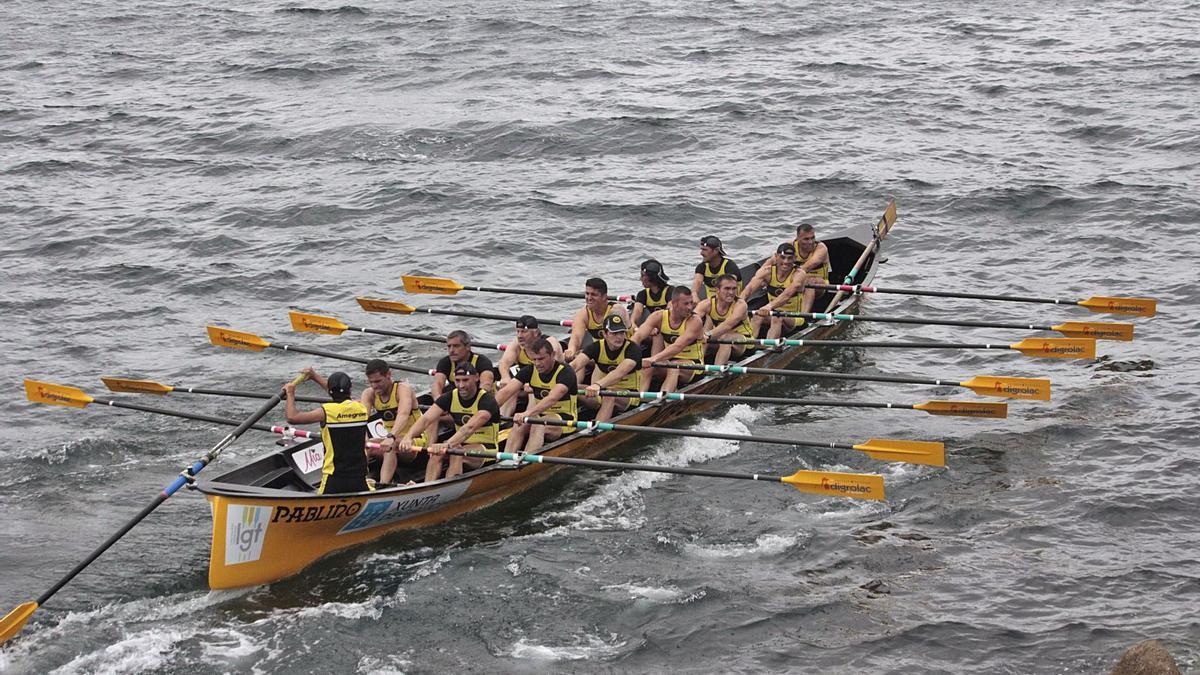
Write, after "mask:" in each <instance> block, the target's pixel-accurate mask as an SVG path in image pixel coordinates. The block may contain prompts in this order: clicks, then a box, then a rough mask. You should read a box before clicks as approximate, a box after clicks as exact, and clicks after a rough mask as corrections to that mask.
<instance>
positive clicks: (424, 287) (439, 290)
mask: <svg viewBox="0 0 1200 675" xmlns="http://www.w3.org/2000/svg"><path fill="white" fill-rule="evenodd" d="M400 278H401V279H402V280H403V281H404V292H405V293H428V294H431V295H457V294H458V292H459V291H480V292H483V293H506V294H509V295H536V296H539V297H543V298H573V299H578V300H582V299H583V298H584V295H583V293H568V292H566V291H539V290H526V289H523V288H494V287H489V286H464V285H463V284H460V283H458V282H457V281H454V280H453V279H444V278H441V277H420V276H416V275H413V274H405V275H402V276H401V277H400ZM632 299H633V296H632V295H618V296H617V301H618V302H628V301H630V300H632ZM539 323H540V322H539Z"/></svg>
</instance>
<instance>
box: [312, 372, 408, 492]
mask: <svg viewBox="0 0 1200 675" xmlns="http://www.w3.org/2000/svg"><path fill="white" fill-rule="evenodd" d="M302 372H304V373H305V374H306V375H308V379H310V380H312V381H313V382H316V383H317V384H319V385H321V386H322V387H325V388H326V389H328V384H327V383H326V381H325V378H323V377H321V375H320V374H318V373H317V371H316V370H313V369H312V368H305V369H304V370H303V371H302ZM366 376H367V384H369V385H370V386H369V387H367V388H366V389H364V390H363V393H362V396H360V397H359V399H358V400H359V403H362V404H363V407H365V408H366V409H367V414H368V418H367V435H368V436H369V437H371V438H377V439H381V440H380V442H379V448H377V449H376V448H368V449H367V458H368V471H369V472H370V471H373V470H374V469H373V467H372V466H371V465H374V464H378V465H379V467H378V468H379V482H380V483H391V482H392V478H393V477H394V476H395V474H396V465H397V462H398V463H399V464H401V465H403V466H404V468H405V469H407V470H409V472H410V474H411V473H416V474H418V475H424V473H425V460H426V459H427V456H426V455H425V454H424V453H423V452H421V453H416V452H414V453H411V454H406V455H401V456H399V457H397V452H396V450H395V448H394V444H393V442H392V437H394V436H396V435H397V434H400V433H402V432H403V431H404V430H405V429H407V428H408V426H409V425H410V424H412V423H413V422H415V421H417V420H418V419H420V417H421V410H420V408H419V407H418V406H417V395H416V393H415V392H413V388H412V387H410V386H409V385H408V383H407V382H397V381H395V380H393V379H392V367H391V366H389V365H388V362H387V361H384V360H383V359H371V360H370V361H367V367H366ZM426 440H428V438H426Z"/></svg>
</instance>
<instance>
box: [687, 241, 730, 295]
mask: <svg viewBox="0 0 1200 675" xmlns="http://www.w3.org/2000/svg"><path fill="white" fill-rule="evenodd" d="M700 258H701V261H700V264H699V265H696V274H695V276H694V277H693V278H692V297H693V298H695V300H696V302H699V301H700V300H703V299H704V298H705V297H707V296H708V289H715V288H716V287H717V277H719V276H721V275H722V274H732V275H733V276H734V278H735V279H737V280H738V290H739V291H740V290H741V289H742V281H741V279H742V273H741V270H739V269H738V266H737V265H736V264H735V263H734V262H733V261H732V260H730V259H729V258H726V257H725V248H724V247H722V246H721V240H720V239H718V238H716V237H714V236H712V235H711V234H710V235H708V236H707V237H704V238H703V239H701V240H700ZM702 288H703V289H704V295H703V296H702V295H701V294H700V290H701V289H702Z"/></svg>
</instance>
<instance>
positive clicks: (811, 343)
mask: <svg viewBox="0 0 1200 675" xmlns="http://www.w3.org/2000/svg"><path fill="white" fill-rule="evenodd" d="M709 342H715V343H717V344H724V345H747V344H761V343H763V342H766V343H768V344H770V343H772V342H775V341H774V340H747V339H745V338H740V339H726V338H717V339H711V340H709ZM777 342H779V343H783V344H785V345H792V344H795V343H800V345H798V346H801V345H802V346H804V347H879V348H895V349H1012V348H1013V347H1012V345H1010V344H1008V343H987V342H871V341H868V340H861V341H860V340H854V341H850V340H790V339H782V338H781V339H779V340H778V341H777Z"/></svg>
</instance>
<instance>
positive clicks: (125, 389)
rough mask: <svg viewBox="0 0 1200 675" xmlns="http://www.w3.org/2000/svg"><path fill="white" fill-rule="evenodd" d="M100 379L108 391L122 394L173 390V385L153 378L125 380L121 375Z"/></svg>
mask: <svg viewBox="0 0 1200 675" xmlns="http://www.w3.org/2000/svg"><path fill="white" fill-rule="evenodd" d="M100 381H101V382H103V383H104V386H106V387H108V388H109V390H110V391H119V392H121V393H123V394H169V393H171V392H173V391H175V387H172V386H169V385H166V384H162V383H159V382H155V381H153V380H126V379H125V378H123V377H102V378H100Z"/></svg>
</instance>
